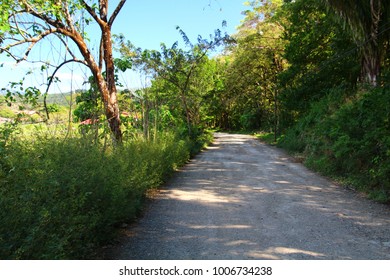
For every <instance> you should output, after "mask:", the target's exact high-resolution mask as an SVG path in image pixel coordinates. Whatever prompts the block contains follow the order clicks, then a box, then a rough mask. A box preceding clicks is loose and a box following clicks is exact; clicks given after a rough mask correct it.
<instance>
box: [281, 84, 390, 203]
mask: <svg viewBox="0 0 390 280" xmlns="http://www.w3.org/2000/svg"><path fill="white" fill-rule="evenodd" d="M389 102H390V91H389V89H385V88H378V89H371V90H362V91H360V92H359V93H358V94H357V95H355V94H354V95H352V94H348V95H346V94H345V90H344V89H342V88H340V89H335V90H332V91H331V92H329V95H328V96H327V97H325V98H323V99H322V100H320V101H318V102H317V103H314V104H313V105H312V107H311V110H310V111H309V113H308V114H307V115H306V116H305V117H303V118H301V119H300V121H299V122H298V123H297V124H296V125H295V126H294V127H292V128H291V129H290V130H289V131H288V132H287V133H286V135H285V136H284V137H283V138H282V139H281V140H280V141H279V145H280V146H281V147H283V148H286V149H288V150H290V151H292V152H295V153H303V154H304V155H305V157H306V163H307V164H308V165H309V166H311V167H313V168H314V169H316V170H318V171H321V172H323V173H325V174H327V175H331V176H336V177H341V178H344V180H347V181H349V182H353V184H355V185H356V186H357V187H359V188H362V189H363V190H365V191H367V192H369V193H371V194H374V196H376V197H377V199H380V200H381V201H389V200H390V184H389V180H388V178H390V157H389V155H390V133H389V131H390V110H389V107H388V104H389Z"/></svg>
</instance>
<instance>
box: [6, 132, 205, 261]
mask: <svg viewBox="0 0 390 280" xmlns="http://www.w3.org/2000/svg"><path fill="white" fill-rule="evenodd" d="M2 129H3V130H2V132H3V134H5V133H6V131H5V130H4V128H2ZM3 136H6V138H7V142H5V141H2V142H1V143H0V144H1V146H0V153H1V157H0V167H1V173H0V192H1V193H0V209H2V211H1V213H0V221H1V227H0V244H1V249H0V258H1V259H83V258H91V257H93V254H94V249H96V248H97V247H98V246H100V245H102V244H105V243H107V242H108V241H109V240H110V239H111V238H112V237H113V236H114V235H115V233H116V231H115V227H116V226H117V225H118V224H120V223H123V222H128V221H129V220H131V219H132V218H134V217H136V215H137V213H138V211H139V210H140V206H141V204H142V200H143V198H144V195H145V192H146V191H147V190H148V189H151V188H156V187H158V186H159V185H160V184H161V183H162V182H164V181H165V180H166V179H167V178H169V176H170V175H171V174H172V172H174V171H175V170H176V169H177V168H179V167H180V166H182V165H183V164H184V163H186V162H187V161H188V159H189V157H190V153H194V152H196V151H195V149H193V150H192V151H191V148H194V147H197V148H199V147H200V146H201V143H200V142H199V141H190V140H188V139H186V138H180V137H178V136H176V135H174V134H173V133H163V134H160V135H159V137H158V138H157V140H156V141H146V140H144V139H142V138H139V139H133V140H131V141H127V142H125V143H123V145H122V146H117V147H114V146H108V147H102V146H101V145H96V144H94V143H92V142H91V141H88V140H89V139H85V138H84V139H83V138H80V137H71V138H68V139H64V138H61V139H58V137H49V136H45V135H35V137H34V138H30V140H28V139H22V138H21V137H20V136H13V135H3ZM3 139H5V138H3ZM207 139H209V138H207ZM205 140H206V139H205V138H204V139H202V140H200V141H202V143H204V142H205ZM103 163H104V164H103Z"/></svg>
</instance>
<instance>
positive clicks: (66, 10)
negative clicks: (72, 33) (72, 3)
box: [62, 0, 74, 30]
mask: <svg viewBox="0 0 390 280" xmlns="http://www.w3.org/2000/svg"><path fill="white" fill-rule="evenodd" d="M62 6H63V9H64V13H65V20H66V23H67V24H68V26H69V27H70V29H72V30H74V25H73V20H72V16H71V15H70V13H69V8H68V1H67V0H64V1H63V2H62Z"/></svg>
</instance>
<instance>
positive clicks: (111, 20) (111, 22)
mask: <svg viewBox="0 0 390 280" xmlns="http://www.w3.org/2000/svg"><path fill="white" fill-rule="evenodd" d="M126 1H127V0H121V1H120V2H119V4H118V6H117V7H116V8H115V10H114V12H113V13H112V15H111V17H110V20H109V21H108V25H109V26H112V24H113V23H114V21H115V19H116V17H117V15H118V14H119V12H120V11H121V9H122V7H123V5H124V4H125V3H126Z"/></svg>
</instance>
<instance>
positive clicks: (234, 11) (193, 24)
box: [0, 0, 247, 92]
mask: <svg viewBox="0 0 390 280" xmlns="http://www.w3.org/2000/svg"><path fill="white" fill-rule="evenodd" d="M118 2H119V1H118V0H111V3H110V4H111V7H114V5H116V3H118ZM243 3H244V1H243V0H142V1H140V0H128V1H127V2H126V4H125V6H124V7H123V9H122V11H121V13H120V14H119V15H118V17H117V19H116V22H115V23H114V26H113V33H114V34H123V35H124V36H125V37H126V39H127V40H130V41H131V42H132V43H133V44H134V45H135V46H137V47H140V48H142V49H159V46H160V43H161V42H164V43H166V44H167V45H168V46H170V45H172V44H173V43H174V42H175V41H179V43H182V39H181V36H180V34H179V33H178V31H177V30H176V26H180V27H181V29H182V30H184V32H186V34H187V36H188V37H189V38H190V40H191V41H193V42H195V41H196V38H197V36H198V35H201V36H203V37H204V38H208V36H209V34H212V33H214V30H215V29H221V30H223V31H226V32H227V33H228V34H233V33H235V31H236V27H237V26H238V25H239V24H240V21H241V20H242V19H243V15H242V14H241V12H242V11H243V10H245V9H246V8H247V7H246V6H244V4H243ZM224 20H225V21H226V22H227V27H226V28H222V21H224ZM94 28H96V27H94ZM88 33H89V36H90V38H91V44H92V46H98V42H99V38H98V37H95V36H94V34H95V32H94V30H93V29H90V30H89V31H88ZM180 46H181V47H184V43H183V44H181V45H180ZM43 54H46V55H48V54H50V56H49V55H48V56H49V59H50V57H55V54H56V52H55V51H54V50H52V49H50V45H47V44H46V45H45V44H41V46H39V48H37V49H36V50H35V52H33V53H32V54H31V55H35V56H40V57H41V56H42V55H43ZM52 59H53V58H52ZM45 60H46V58H45ZM1 64H4V65H3V67H2V68H0V77H1V78H0V88H2V87H5V86H6V85H7V83H8V81H18V80H20V79H21V78H22V76H23V73H25V72H26V70H27V69H29V68H31V67H34V66H33V65H29V64H27V63H22V64H21V65H19V66H17V67H15V66H14V63H13V62H12V61H11V60H10V59H7V58H5V56H4V54H3V55H1V56H0V65H1ZM35 67H37V65H35ZM89 75H90V73H89V72H88V71H87V70H86V69H83V68H80V66H78V65H69V66H67V67H64V68H63V69H62V70H61V71H60V72H59V73H58V77H59V78H60V79H61V81H62V83H61V84H58V85H56V86H53V88H52V90H51V92H67V91H69V90H70V89H71V86H72V88H73V89H77V88H82V87H83V85H82V84H83V81H84V80H85V79H86V77H88V76H89ZM120 78H121V80H122V81H123V84H124V85H125V87H129V88H133V87H138V86H140V84H141V80H142V79H143V78H141V77H140V76H139V75H137V74H135V73H132V72H131V71H127V72H126V73H124V74H121V75H120ZM26 80H27V81H28V83H29V84H31V85H37V86H38V85H39V84H42V83H44V82H45V77H44V76H42V75H40V74H37V75H30V77H28V78H27V79H26ZM70 80H72V81H73V82H72V84H71V83H70ZM42 89H43V87H42Z"/></svg>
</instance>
